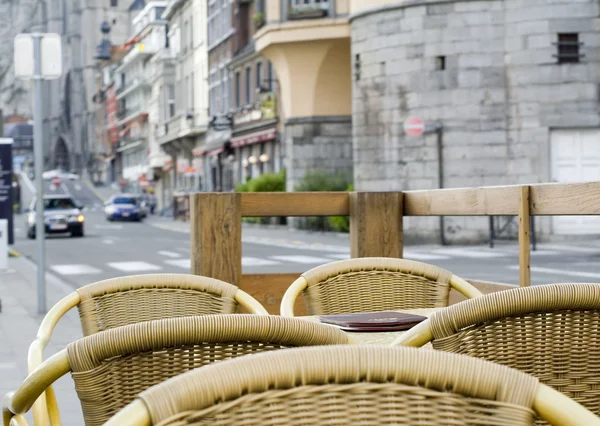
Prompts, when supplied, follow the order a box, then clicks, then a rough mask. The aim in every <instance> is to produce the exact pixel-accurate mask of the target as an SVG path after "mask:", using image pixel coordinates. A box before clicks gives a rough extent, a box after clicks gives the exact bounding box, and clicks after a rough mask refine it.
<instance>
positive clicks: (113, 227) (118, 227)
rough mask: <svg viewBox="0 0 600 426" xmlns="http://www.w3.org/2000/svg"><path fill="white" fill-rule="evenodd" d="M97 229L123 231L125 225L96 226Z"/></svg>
mask: <svg viewBox="0 0 600 426" xmlns="http://www.w3.org/2000/svg"><path fill="white" fill-rule="evenodd" d="M94 228H96V229H123V225H94Z"/></svg>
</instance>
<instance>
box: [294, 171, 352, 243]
mask: <svg viewBox="0 0 600 426" xmlns="http://www.w3.org/2000/svg"><path fill="white" fill-rule="evenodd" d="M295 189H296V191H298V192H319V191H353V190H354V186H353V185H352V184H351V183H350V178H349V175H348V173H344V172H337V173H329V172H327V171H324V170H317V171H314V172H309V173H307V174H306V175H305V176H304V179H302V181H301V182H300V183H299V184H298V185H296V188H295ZM299 227H300V228H303V229H311V230H315V231H336V232H348V231H349V230H350V219H349V217H348V216H330V217H327V216H311V217H306V218H303V219H302V220H300V221H299Z"/></svg>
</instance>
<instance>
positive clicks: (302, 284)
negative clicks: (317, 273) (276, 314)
mask: <svg viewBox="0 0 600 426" xmlns="http://www.w3.org/2000/svg"><path fill="white" fill-rule="evenodd" d="M307 287H308V281H306V278H304V277H299V278H298V279H297V280H296V281H294V282H293V283H292V285H290V286H289V288H288V289H287V290H286V291H285V294H284V295H283V298H282V299H281V306H280V308H279V311H280V314H281V316H282V317H290V318H293V317H294V304H295V303H296V298H297V297H298V296H299V295H300V294H302V292H303V291H304V290H305V289H306V288H307Z"/></svg>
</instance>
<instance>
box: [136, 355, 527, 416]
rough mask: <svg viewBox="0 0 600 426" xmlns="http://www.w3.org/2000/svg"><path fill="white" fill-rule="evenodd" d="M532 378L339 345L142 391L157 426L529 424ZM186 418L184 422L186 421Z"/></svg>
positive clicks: (456, 358)
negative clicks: (188, 425) (196, 425)
mask: <svg viewBox="0 0 600 426" xmlns="http://www.w3.org/2000/svg"><path fill="white" fill-rule="evenodd" d="M537 386H538V381H537V379H535V378H533V377H531V376H529V375H526V374H524V373H521V372H519V371H516V370H513V369H510V368H507V367H504V366H501V365H497V364H493V363H489V362H486V361H483V360H478V359H476V358H470V357H465V356H460V355H455V354H448V353H444V352H439V351H430V350H419V349H414V348H401V347H383V346H359V345H344V346H336V347H327V348H325V347H322V348H302V349H290V350H286V351H278V352H273V353H269V354H266V353H265V354H260V355H255V356H251V357H244V358H238V359H236V360H230V361H226V362H223V363H218V364H215V365H212V366H209V367H206V368H203V369H200V370H195V371H191V372H188V373H186V374H183V375H180V376H178V377H175V378H173V379H170V380H168V381H166V382H163V383H161V384H160V385H157V386H155V387H153V388H150V389H148V390H147V391H145V392H143V393H142V394H140V396H139V398H140V399H142V400H143V401H144V403H145V405H146V406H147V407H148V410H149V412H150V414H151V418H152V421H153V424H160V425H184V424H198V425H205V424H206V425H208V424H211V425H233V424H238V423H240V424H244V425H248V426H254V425H256V426H259V425H260V426H263V425H284V424H285V425H331V424H365V425H379V424H395V425H414V424H419V425H457V424H461V425H463V424H464V425H483V424H485V425H503V426H504V425H531V424H532V421H533V417H534V415H535V414H534V412H533V411H532V405H533V400H534V396H535V393H536V391H537ZM188 422H189V423H188Z"/></svg>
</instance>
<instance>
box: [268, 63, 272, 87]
mask: <svg viewBox="0 0 600 426" xmlns="http://www.w3.org/2000/svg"><path fill="white" fill-rule="evenodd" d="M267 87H268V88H269V92H272V91H273V64H272V63H271V61H269V62H268V63H267Z"/></svg>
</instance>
